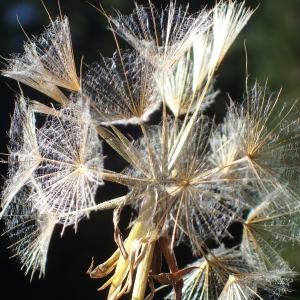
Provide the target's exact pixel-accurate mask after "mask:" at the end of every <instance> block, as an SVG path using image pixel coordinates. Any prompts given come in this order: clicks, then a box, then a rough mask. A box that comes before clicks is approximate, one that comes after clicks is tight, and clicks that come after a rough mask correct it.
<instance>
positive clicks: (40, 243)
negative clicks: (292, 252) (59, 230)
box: [4, 185, 57, 279]
mask: <svg viewBox="0 0 300 300" xmlns="http://www.w3.org/2000/svg"><path fill="white" fill-rule="evenodd" d="M36 192H37V191H36V190H35V189H34V187H33V186H29V185H27V186H25V187H23V188H22V190H20V191H19V192H18V194H16V196H15V197H14V199H13V201H11V202H10V203H9V206H8V208H7V210H6V212H5V219H4V220H5V226H6V229H7V231H6V234H7V235H8V236H9V238H10V240H11V242H12V244H11V246H9V248H10V249H11V250H12V251H13V253H14V255H13V256H17V257H18V258H19V259H20V261H21V264H22V269H23V268H24V269H25V274H26V275H27V274H29V273H31V279H32V278H33V275H34V273H36V272H39V276H40V277H41V276H44V275H45V271H46V262H47V253H48V248H49V244H50V240H51V236H52V233H53V230H54V226H55V224H56V223H57V219H56V218H55V217H54V216H53V215H51V214H47V213H44V214H43V213H40V212H39V211H38V210H36V209H34V207H33V202H32V199H31V196H32V194H33V193H36Z"/></svg>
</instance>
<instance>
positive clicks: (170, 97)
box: [154, 52, 217, 117]
mask: <svg viewBox="0 0 300 300" xmlns="http://www.w3.org/2000/svg"><path fill="white" fill-rule="evenodd" d="M198 54H199V53H198ZM200 59H201V58H200ZM196 63H197V64H198V63H201V62H199V61H195V58H193V57H192V56H191V53H190V52H188V53H186V54H184V55H182V57H181V58H180V59H179V60H178V61H177V62H176V63H175V64H174V65H173V66H171V67H169V68H165V69H164V70H158V71H157V72H156V73H155V74H154V79H155V81H156V82H155V83H156V85H157V89H158V92H159V94H160V97H161V98H162V99H163V100H164V101H165V103H166V105H167V106H168V107H169V108H170V110H171V111H172V113H173V114H174V116H175V117H179V116H180V115H185V114H186V113H191V112H193V110H194V106H195V102H196V101H197V100H198V99H199V97H200V94H201V90H200V87H203V86H202V84H203V83H205V79H206V76H207V70H206V71H204V70H202V67H201V66H199V65H196ZM196 68H197V70H196ZM216 95H217V92H213V91H212V88H211V89H210V91H209V92H208V93H207V94H206V95H205V98H204V99H203V100H202V107H201V110H204V109H205V108H207V107H208V106H209V105H210V104H211V103H212V102H214V99H215V97H216Z"/></svg>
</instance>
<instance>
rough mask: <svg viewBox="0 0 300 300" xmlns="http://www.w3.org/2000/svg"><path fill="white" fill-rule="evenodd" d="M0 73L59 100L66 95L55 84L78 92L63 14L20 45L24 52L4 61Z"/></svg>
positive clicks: (62, 100) (66, 23)
mask: <svg viewBox="0 0 300 300" xmlns="http://www.w3.org/2000/svg"><path fill="white" fill-rule="evenodd" d="M7 62H8V65H7V69H6V70H4V71H3V75H4V76H7V77H11V78H13V79H15V80H18V81H20V82H22V83H24V84H26V85H29V86H31V87H33V88H34V89H36V90H38V91H40V92H42V93H44V94H46V95H48V96H49V97H51V98H52V99H53V100H55V101H57V102H59V103H65V102H66V101H67V98H66V97H65V96H64V94H63V93H62V92H61V91H60V90H59V89H58V86H60V87H63V88H66V89H69V90H72V91H78V90H79V89H80V86H79V81H78V78H77V74H76V69H75V64H74V56H73V49H72V42H71V35H70V27H69V21H68V18H67V17H61V18H57V19H56V20H54V21H52V20H51V23H50V25H49V26H48V27H47V28H46V29H45V31H44V32H43V33H42V34H41V35H40V36H38V37H32V39H29V40H28V42H26V43H25V44H24V54H22V55H20V54H16V55H13V56H12V58H10V59H8V60H7Z"/></svg>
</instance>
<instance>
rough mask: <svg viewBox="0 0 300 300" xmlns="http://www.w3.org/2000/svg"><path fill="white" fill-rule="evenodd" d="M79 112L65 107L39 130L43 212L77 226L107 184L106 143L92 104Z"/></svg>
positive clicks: (39, 204)
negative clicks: (94, 121)
mask: <svg viewBox="0 0 300 300" xmlns="http://www.w3.org/2000/svg"><path fill="white" fill-rule="evenodd" d="M77 105H81V106H80V107H79V108H78V111H75V110H74V109H71V108H64V109H62V110H61V111H60V113H61V115H60V116H49V117H48V119H47V120H46V123H45V125H44V126H43V127H42V128H41V129H39V132H38V144H39V150H40V153H41V155H42V157H43V160H42V163H41V164H40V165H39V168H38V169H37V170H36V180H37V182H38V184H39V185H40V186H41V189H42V191H43V194H44V197H43V199H39V200H38V201H36V204H35V205H36V207H38V208H39V210H41V211H42V212H47V211H49V207H50V210H51V211H52V212H53V213H55V214H56V215H57V218H59V219H61V220H65V221H64V222H65V225H69V224H70V223H73V224H75V227H76V226H77V223H78V221H79V219H80V218H81V217H82V216H85V215H86V214H87V213H82V212H80V210H81V209H86V208H88V207H90V206H92V205H94V204H95V200H94V197H95V193H96V190H97V187H98V186H99V185H102V184H103V180H102V174H101V171H102V169H103V156H102V144H101V142H100V141H99V140H98V137H97V132H96V129H95V128H94V126H93V124H92V123H91V117H90V113H89V107H88V103H85V104H79V103H78V104H77Z"/></svg>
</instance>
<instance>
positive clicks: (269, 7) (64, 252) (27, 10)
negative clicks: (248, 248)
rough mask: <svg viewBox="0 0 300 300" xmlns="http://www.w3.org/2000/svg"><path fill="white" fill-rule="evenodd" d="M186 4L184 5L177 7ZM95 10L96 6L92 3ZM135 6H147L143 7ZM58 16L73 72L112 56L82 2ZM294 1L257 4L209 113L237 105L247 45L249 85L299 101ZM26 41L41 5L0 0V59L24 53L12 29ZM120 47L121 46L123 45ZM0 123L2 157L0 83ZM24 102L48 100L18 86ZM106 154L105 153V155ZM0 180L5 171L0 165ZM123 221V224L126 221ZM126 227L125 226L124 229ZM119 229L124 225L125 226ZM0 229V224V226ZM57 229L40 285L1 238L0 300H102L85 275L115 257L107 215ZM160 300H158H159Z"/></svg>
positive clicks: (5, 90)
mask: <svg viewBox="0 0 300 300" xmlns="http://www.w3.org/2000/svg"><path fill="white" fill-rule="evenodd" d="M44 2H45V4H46V6H47V8H48V10H49V11H50V13H51V15H52V16H53V17H55V16H56V15H57V14H58V12H59V11H58V5H57V1H56V0H55V1H52V0H51V1H47V0H45V1H44ZM177 2H178V3H185V4H186V3H187V1H177ZM189 2H190V11H192V12H193V11H197V10H199V9H200V8H201V7H203V6H205V5H208V6H211V5H213V4H214V3H215V1H199V0H195V1H189ZM91 3H94V4H95V5H97V4H98V2H93V1H91ZM101 3H102V5H103V6H104V8H105V9H107V11H108V12H112V8H116V9H118V10H120V11H122V12H123V13H129V12H131V10H132V8H133V1H131V0H110V1H108V0H106V1H101ZM137 3H139V4H141V3H147V1H146V0H143V1H137ZM154 3H156V4H163V5H165V4H167V3H168V1H154ZM246 3H247V5H248V6H251V7H253V8H254V7H257V6H258V4H259V1H253V0H252V1H251V0H249V1H246ZM61 7H62V11H63V13H65V14H66V15H68V17H69V19H70V24H71V31H72V39H73V47H74V53H75V58H76V62H77V66H79V64H80V59H81V57H82V56H84V62H85V63H87V64H88V63H91V62H93V61H94V60H97V59H98V57H99V53H100V52H101V53H102V54H103V55H105V56H111V55H112V53H113V51H114V49H115V43H114V40H113V38H112V35H111V33H110V32H109V31H108V30H107V29H106V27H107V24H106V20H105V18H104V17H103V16H101V15H100V13H99V12H98V11H97V10H96V9H94V8H92V7H91V6H90V5H89V4H87V2H86V1H81V0H61ZM299 14H300V1H297V0H285V1H282V0H266V1H263V0H262V1H260V4H259V7H258V9H257V11H256V12H255V14H254V15H253V17H252V18H251V20H250V22H249V24H248V25H247V26H246V28H245V29H244V30H243V32H242V34H241V35H240V36H239V38H238V39H237V41H236V42H235V44H234V46H233V47H232V48H231V50H230V51H229V54H228V55H227V56H226V58H225V60H224V62H223V63H222V65H221V67H220V69H219V72H218V77H217V82H216V87H217V88H219V89H220V91H221V93H220V95H219V97H218V100H217V103H216V105H215V106H214V107H213V110H214V111H215V112H216V114H217V115H218V116H219V117H221V116H222V114H223V113H224V101H225V99H226V93H227V92H228V93H229V94H230V95H231V97H232V98H234V99H237V100H240V99H241V98H242V95H243V90H244V86H245V52H244V48H243V41H244V40H246V43H247V50H248V60H249V72H250V74H251V81H254V80H256V79H258V80H260V81H263V82H264V81H265V80H266V79H268V81H269V86H270V87H271V89H273V90H279V89H280V88H281V87H282V88H283V96H284V98H286V99H290V100H291V101H293V100H294V99H296V98H298V97H299V95H300V84H299V83H300V34H299V28H300V15H299ZM17 15H18V17H19V20H20V23H21V24H22V26H23V27H24V29H25V31H26V33H27V34H29V35H30V34H39V33H40V32H41V31H42V29H43V26H45V25H47V24H48V23H49V19H48V16H47V14H46V12H45V10H44V8H43V6H42V4H41V2H40V1H39V0H27V1H21V0H0V55H2V56H3V57H8V56H9V54H10V53H12V52H16V53H18V52H22V51H23V50H22V45H23V41H24V40H25V35H24V33H23V32H22V30H21V28H20V26H19V24H18V22H17V17H16V16H17ZM124 46H125V45H124ZM0 90H1V93H0V113H1V117H0V122H1V125H0V126H1V127H0V128H1V140H0V141H1V143H0V146H1V150H0V152H2V153H3V152H4V153H6V151H7V150H6V146H5V145H6V144H7V136H6V132H7V131H8V129H9V123H10V115H11V114H12V112H13V106H14V99H15V92H14V90H18V88H17V85H16V83H15V82H13V81H11V80H9V79H7V78H3V77H1V78H0ZM23 90H24V93H25V95H27V96H29V97H30V98H32V99H46V97H45V96H43V95H41V94H39V93H37V92H34V91H32V89H30V88H27V87H25V86H24V87H23ZM106 150H107V149H106ZM106 164H107V167H110V166H113V168H114V169H117V170H120V169H121V168H122V167H123V166H124V163H123V162H122V161H121V160H120V159H118V158H115V159H114V160H112V159H111V160H110V161H108V162H106ZM1 167H2V170H1V171H2V174H3V175H5V171H6V169H5V166H4V165H2V166H1ZM124 192H126V189H124V188H122V187H116V186H115V185H112V184H107V185H106V186H105V187H103V188H101V190H100V191H99V194H98V197H97V201H98V202H101V201H103V200H105V199H109V198H112V197H114V196H117V195H120V194H122V193H124ZM128 215H129V214H127V215H126V216H125V217H126V218H127V219H128V220H129V218H130V217H128ZM125 223H126V222H125ZM125 223H124V224H125ZM0 227H1V229H2V230H3V224H2V223H1V224H0ZM59 233H60V228H57V230H56V232H55V234H54V236H53V239H52V241H51V246H50V250H49V256H48V263H47V272H46V277H45V279H42V280H37V279H34V280H33V281H32V282H31V283H30V280H29V277H25V276H24V274H23V273H22V272H20V270H19V269H20V264H19V262H18V261H17V259H15V258H12V259H9V257H10V255H11V253H10V251H9V250H7V249H6V248H7V246H8V245H9V241H8V239H7V238H6V237H5V236H4V237H2V238H1V239H0V282H1V283H0V295H1V296H0V297H1V299H12V300H15V299H23V298H26V299H31V300H36V299H45V300H47V299H55V300H62V299H64V300H69V299H72V300H81V299H89V300H92V299H105V296H104V295H105V294H103V293H102V294H99V293H98V292H97V291H96V289H97V287H99V286H100V283H101V282H100V281H94V280H91V279H90V278H89V277H88V276H87V275H86V274H85V271H86V270H87V268H88V266H89V264H90V262H91V258H92V257H95V261H96V263H100V262H103V261H104V260H105V258H108V257H109V256H110V255H111V253H112V252H113V251H114V250H115V248H116V246H115V244H114V242H113V238H112V237H113V230H112V212H102V213H93V214H92V215H91V217H90V219H89V220H84V221H82V222H81V223H80V226H79V229H78V232H77V234H75V233H74V231H73V230H72V229H71V228H70V229H67V230H66V232H65V234H64V236H63V238H61V237H60V235H59ZM180 255H181V258H182V261H186V257H185V256H187V255H188V252H187V250H186V249H185V248H184V247H183V248H182V249H181V250H180ZM284 255H285V256H286V257H287V259H288V260H289V261H290V263H291V265H292V266H293V268H294V269H295V270H296V271H300V262H299V257H300V256H299V248H294V249H292V248H291V247H289V248H288V249H287V250H286V251H285V253H284ZM292 288H293V289H294V292H293V293H291V294H290V295H288V296H287V297H286V298H282V299H300V293H298V292H297V291H298V290H299V291H300V285H299V282H298V281H297V280H296V281H295V284H294V286H293V287H292ZM159 298H160V297H157V299H159Z"/></svg>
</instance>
